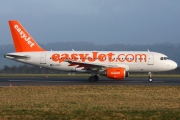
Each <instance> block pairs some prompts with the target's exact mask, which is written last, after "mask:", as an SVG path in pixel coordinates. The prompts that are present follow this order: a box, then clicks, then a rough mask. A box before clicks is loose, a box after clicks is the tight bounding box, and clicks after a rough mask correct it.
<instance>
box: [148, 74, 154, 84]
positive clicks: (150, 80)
mask: <svg viewBox="0 0 180 120" xmlns="http://www.w3.org/2000/svg"><path fill="white" fill-rule="evenodd" d="M148 74H149V82H152V81H153V79H152V73H151V72H149V73H148Z"/></svg>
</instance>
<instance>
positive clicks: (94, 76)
mask: <svg viewBox="0 0 180 120" xmlns="http://www.w3.org/2000/svg"><path fill="white" fill-rule="evenodd" d="M98 80H99V77H98V76H97V75H93V76H90V77H89V78H88V81H89V82H95V81H98Z"/></svg>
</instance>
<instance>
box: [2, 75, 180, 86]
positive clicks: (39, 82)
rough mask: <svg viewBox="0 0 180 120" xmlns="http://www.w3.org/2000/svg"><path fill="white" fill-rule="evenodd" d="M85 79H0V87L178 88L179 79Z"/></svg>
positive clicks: (179, 84)
mask: <svg viewBox="0 0 180 120" xmlns="http://www.w3.org/2000/svg"><path fill="white" fill-rule="evenodd" d="M87 79H88V78H86V77H79V78H78V77H74V78H73V77H71V78H68V77H61V78H0V87H4V86H60V85H145V86H146V85H147V86H151V85H154V86H159V85H166V86H168V85H169V86H180V78H154V79H153V81H152V82H149V81H148V78H126V79H124V80H120V81H117V80H112V79H108V78H100V80H99V81H96V82H88V80H87Z"/></svg>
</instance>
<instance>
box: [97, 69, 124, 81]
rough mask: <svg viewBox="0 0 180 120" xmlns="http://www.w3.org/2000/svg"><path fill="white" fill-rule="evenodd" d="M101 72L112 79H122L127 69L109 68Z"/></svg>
mask: <svg viewBox="0 0 180 120" xmlns="http://www.w3.org/2000/svg"><path fill="white" fill-rule="evenodd" d="M99 74H100V75H103V76H106V77H108V78H111V79H116V80H122V79H124V78H125V77H126V70H125V69H124V68H107V69H106V70H105V71H103V72H101V73H99Z"/></svg>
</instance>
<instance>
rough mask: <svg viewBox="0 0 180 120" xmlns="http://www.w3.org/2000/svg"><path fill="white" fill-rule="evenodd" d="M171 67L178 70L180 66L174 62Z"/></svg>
mask: <svg viewBox="0 0 180 120" xmlns="http://www.w3.org/2000/svg"><path fill="white" fill-rule="evenodd" d="M170 66H171V68H172V69H176V68H177V66H178V65H177V63H176V62H174V61H172V62H171V65H170Z"/></svg>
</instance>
